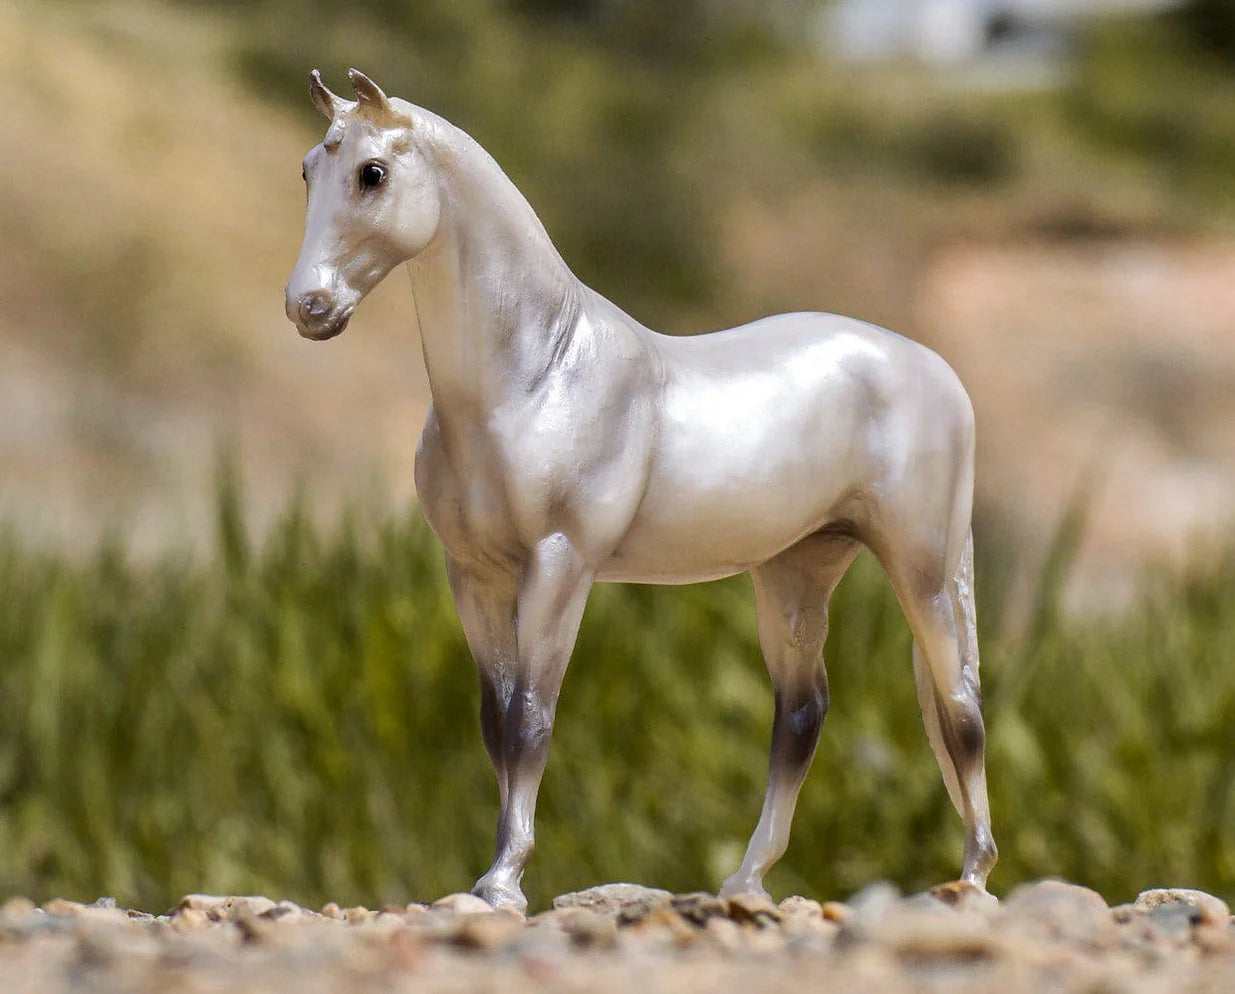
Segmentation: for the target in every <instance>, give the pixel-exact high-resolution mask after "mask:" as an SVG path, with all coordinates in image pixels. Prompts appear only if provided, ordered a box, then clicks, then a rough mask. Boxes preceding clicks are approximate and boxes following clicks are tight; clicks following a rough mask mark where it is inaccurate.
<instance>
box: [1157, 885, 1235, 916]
mask: <svg viewBox="0 0 1235 994" xmlns="http://www.w3.org/2000/svg"><path fill="white" fill-rule="evenodd" d="M1171 904H1184V905H1187V906H1189V907H1192V908H1195V909H1196V910H1197V912H1198V913H1199V915H1200V917H1199V919H1197V924H1204V925H1228V924H1230V921H1231V909H1230V908H1229V907H1227V904H1226V902H1225V901H1223V900H1222V899H1221V898H1218V897H1214V896H1213V895H1212V894H1206V893H1205V892H1204V891H1203V890H1187V889H1185V888H1182V887H1170V888H1160V889H1157V890H1146V891H1142V892H1141V893H1140V894H1138V895H1137V897H1136V901H1135V903H1134V904H1133V907H1135V908H1136V909H1137V910H1138V911H1143V912H1152V911H1153V910H1154V909H1155V908H1160V907H1162V906H1163V905H1171Z"/></svg>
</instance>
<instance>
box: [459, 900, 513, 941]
mask: <svg viewBox="0 0 1235 994" xmlns="http://www.w3.org/2000/svg"><path fill="white" fill-rule="evenodd" d="M477 900H479V898H477ZM486 907H488V905H486ZM523 928H524V926H523V922H522V921H520V920H519V919H518V918H516V917H515V916H514V915H506V914H494V913H493V909H492V908H489V912H488V913H485V912H483V911H482V912H476V913H471V914H464V915H460V916H459V924H458V928H457V929H456V930H455V934H454V940H455V942H456V943H458V944H459V945H460V946H464V947H466V948H468V949H498V948H500V947H502V946H507V945H510V944H511V943H513V942H514V941H515V940H516V939H517V938H519V936H520V935H522V934H523Z"/></svg>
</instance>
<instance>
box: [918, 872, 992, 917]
mask: <svg viewBox="0 0 1235 994" xmlns="http://www.w3.org/2000/svg"><path fill="white" fill-rule="evenodd" d="M927 893H928V894H930V896H931V897H933V898H935V900H937V901H939V902H940V903H942V904H946V905H947V906H948V907H950V908H958V909H964V910H966V911H976V912H979V913H980V914H987V915H990V914H993V913H994V912H996V911H997V910H998V909H999V899H998V898H997V897H995V895H994V894H992V893H990V892H989V891H986V890H983V889H982V888H981V887H977V886H975V885H974V884H971V883H970V882H969V881H968V880H953V881H950V882H948V883H946V884H940V885H939V886H938V887H932V888H931V889H930V890H929V891H927Z"/></svg>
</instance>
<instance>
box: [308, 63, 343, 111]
mask: <svg viewBox="0 0 1235 994" xmlns="http://www.w3.org/2000/svg"><path fill="white" fill-rule="evenodd" d="M309 96H310V98H312V100H313V106H314V107H316V108H317V109H318V110H320V111H321V112H322V113H323V114H324V115H325V116H326V119H327V120H329V121H333V120H334V119H335V115H336V114H338V113H339V109H340V108H341V107H342V106H343V104H344V103H346V101H345V100H343V98H342V97H338V96H335V94H333V93H331V92H330V90H328V89H327V88H326V84H325V83H323V82H322V74H321V73H320V72H318V71H317V70H316V69H314V70H313V71H312V72H311V73H309Z"/></svg>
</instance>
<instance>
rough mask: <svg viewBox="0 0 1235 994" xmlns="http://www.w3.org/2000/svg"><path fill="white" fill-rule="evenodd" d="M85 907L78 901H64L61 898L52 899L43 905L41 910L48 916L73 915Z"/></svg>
mask: <svg viewBox="0 0 1235 994" xmlns="http://www.w3.org/2000/svg"><path fill="white" fill-rule="evenodd" d="M84 907H85V905H84V904H82V903H81V902H79V901H66V900H65V899H64V898H62V897H53V898H52V899H51V900H50V901H48V902H47V903H46V904H44V905H43V910H44V911H46V912H47V913H48V914H49V915H75V914H77V913H78V912H79V911H81V909H82V908H84Z"/></svg>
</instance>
